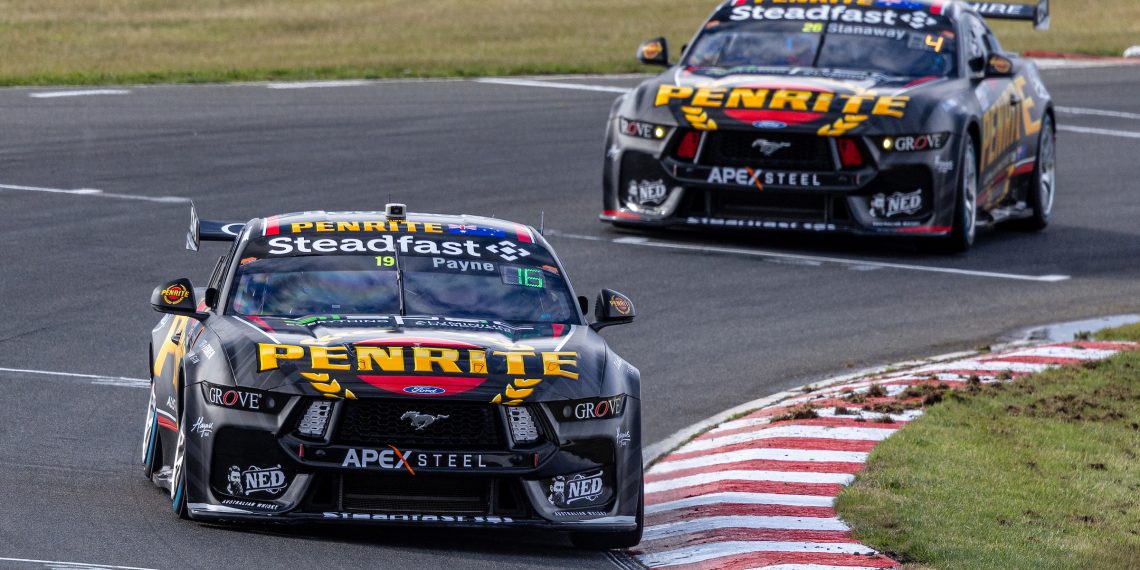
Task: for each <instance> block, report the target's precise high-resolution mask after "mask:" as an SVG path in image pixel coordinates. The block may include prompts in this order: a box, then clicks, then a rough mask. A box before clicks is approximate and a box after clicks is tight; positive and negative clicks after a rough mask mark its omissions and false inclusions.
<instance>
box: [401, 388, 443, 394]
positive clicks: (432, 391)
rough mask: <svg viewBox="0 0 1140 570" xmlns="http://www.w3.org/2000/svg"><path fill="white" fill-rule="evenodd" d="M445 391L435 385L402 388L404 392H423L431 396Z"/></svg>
mask: <svg viewBox="0 0 1140 570" xmlns="http://www.w3.org/2000/svg"><path fill="white" fill-rule="evenodd" d="M446 391H447V390H444V389H443V388H439V387H436V386H407V387H405V388H404V393H405V394H424V395H432V396H434V395H436V394H442V393H444V392H446Z"/></svg>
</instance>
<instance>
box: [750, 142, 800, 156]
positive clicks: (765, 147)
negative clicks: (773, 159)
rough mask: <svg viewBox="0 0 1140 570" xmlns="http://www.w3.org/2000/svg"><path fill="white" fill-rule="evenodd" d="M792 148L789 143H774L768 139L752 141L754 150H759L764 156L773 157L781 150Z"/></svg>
mask: <svg viewBox="0 0 1140 570" xmlns="http://www.w3.org/2000/svg"><path fill="white" fill-rule="evenodd" d="M790 146H792V143H788V142H772V141H770V140H768V139H756V140H754V141H752V148H754V149H756V150H759V151H760V154H763V155H764V156H772V155H773V154H776V153H777V152H780V151H781V150H783V149H785V148H788V147H790Z"/></svg>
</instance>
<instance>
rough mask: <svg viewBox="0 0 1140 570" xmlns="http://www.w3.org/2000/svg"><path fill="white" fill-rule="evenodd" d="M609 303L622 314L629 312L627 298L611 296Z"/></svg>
mask: <svg viewBox="0 0 1140 570" xmlns="http://www.w3.org/2000/svg"><path fill="white" fill-rule="evenodd" d="M610 305H611V306H612V307H613V308H614V309H617V312H619V313H621V314H623V315H628V314H629V311H630V306H629V299H626V298H625V297H611V298H610Z"/></svg>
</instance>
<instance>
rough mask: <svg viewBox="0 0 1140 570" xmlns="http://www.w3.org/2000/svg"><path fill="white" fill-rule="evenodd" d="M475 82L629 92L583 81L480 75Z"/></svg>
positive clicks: (624, 89)
mask: <svg viewBox="0 0 1140 570" xmlns="http://www.w3.org/2000/svg"><path fill="white" fill-rule="evenodd" d="M472 81H474V82H476V83H490V84H493V85H517V86H520V87H546V88H549V89H571V90H575V91H597V92H601V93H621V94H624V93H629V92H630V91H632V89H630V88H628V87H614V86H612V85H586V84H583V83H559V82H554V81H536V80H533V79H507V78H502V77H480V78H479V79H473V80H472Z"/></svg>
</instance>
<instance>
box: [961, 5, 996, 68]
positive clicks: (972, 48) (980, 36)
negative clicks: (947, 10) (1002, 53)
mask: <svg viewBox="0 0 1140 570" xmlns="http://www.w3.org/2000/svg"><path fill="white" fill-rule="evenodd" d="M962 31H963V32H964V33H965V34H966V61H973V60H975V59H978V58H982V60H983V61H984V60H986V59H988V58H989V56H990V54H989V47H988V45H987V42H986V35H987V33H988V32H989V30H987V29H986V25H985V24H983V23H982V21H981V20H979V19H978V17H977V16H975V15H973V14H963V15H962Z"/></svg>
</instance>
